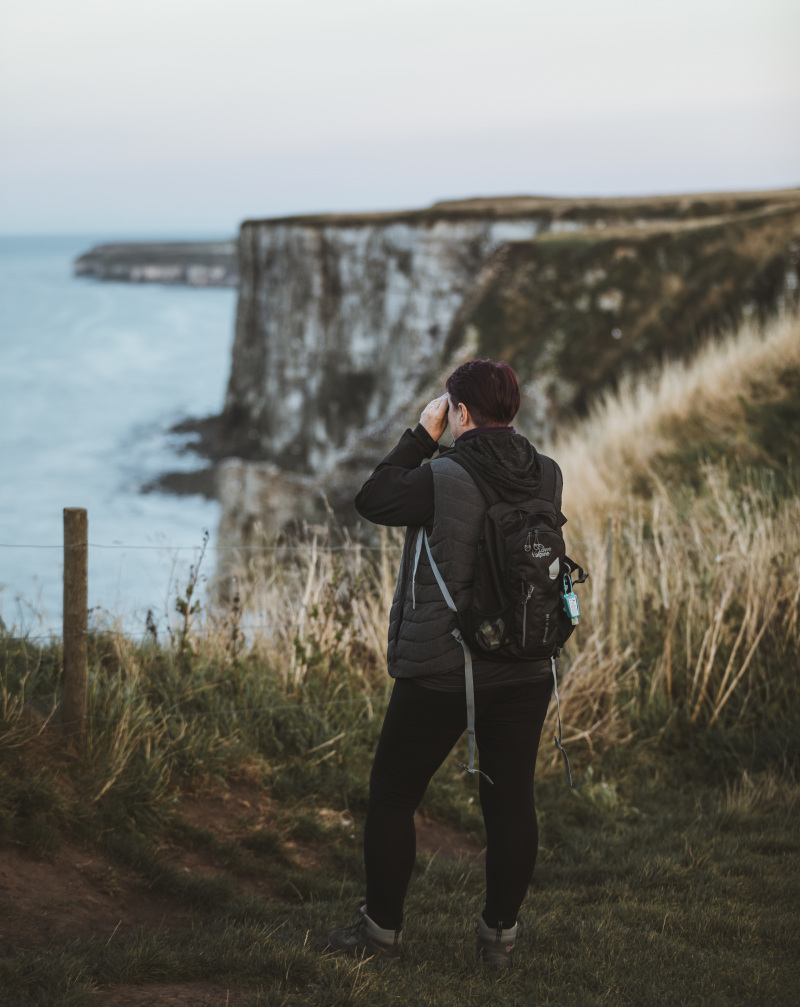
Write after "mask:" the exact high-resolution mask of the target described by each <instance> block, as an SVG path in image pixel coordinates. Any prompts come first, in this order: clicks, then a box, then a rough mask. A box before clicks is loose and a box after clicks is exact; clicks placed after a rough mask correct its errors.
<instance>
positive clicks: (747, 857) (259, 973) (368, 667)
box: [0, 318, 800, 1007]
mask: <svg viewBox="0 0 800 1007" xmlns="http://www.w3.org/2000/svg"><path fill="white" fill-rule="evenodd" d="M798 357H800V338H798V323H797V321H796V320H793V319H791V318H790V319H783V320H780V321H779V322H778V323H776V324H775V325H774V326H773V327H772V328H771V329H769V330H768V331H767V333H766V334H765V335H763V336H762V335H760V334H758V333H755V332H753V331H744V332H743V333H739V335H738V336H737V337H736V338H731V339H730V340H728V342H726V343H724V344H720V345H719V346H718V347H716V349H715V348H713V347H712V348H710V349H709V350H708V351H707V352H706V353H705V355H701V356H700V357H699V358H698V360H697V361H695V364H694V365H689V366H688V367H684V369H683V370H682V371H680V373H677V372H674V371H671V370H670V369H669V368H667V369H666V370H665V371H664V372H663V373H662V374H661V375H660V376H659V377H658V379H657V381H655V379H654V380H653V381H651V382H650V383H649V384H648V383H645V384H640V385H638V386H635V387H631V388H629V389H627V390H625V391H623V393H622V394H621V395H620V396H619V397H618V398H617V399H614V400H610V401H608V402H606V404H605V405H604V406H602V407H598V410H597V411H596V412H595V413H594V414H593V415H592V417H591V418H590V420H589V422H588V423H587V424H586V425H585V426H584V427H582V428H581V429H580V430H578V431H575V432H574V433H573V434H571V435H570V437H569V438H567V439H565V440H564V441H563V442H562V444H561V446H558V445H556V447H554V449H553V450H554V452H555V453H556V455H557V457H558V458H559V460H560V461H561V462H562V467H563V469H564V472H565V480H566V485H567V487H571V489H570V490H569V493H568V494H567V496H566V497H565V510H566V511H567V513H568V514H569V515H570V522H569V524H568V525H567V528H566V531H567V533H568V548H569V551H570V553H571V554H573V555H574V556H575V557H576V558H580V559H583V560H585V561H586V563H587V565H588V566H589V568H590V569H591V578H590V581H589V582H588V584H587V586H586V589H585V592H584V594H583V595H582V607H583V610H584V616H583V618H582V622H581V626H580V627H579V630H578V632H577V633H576V636H575V638H573V640H572V641H571V642H570V645H569V648H568V653H567V655H566V660H565V663H564V671H565V677H564V681H563V686H562V690H561V691H562V714H563V716H564V720H565V740H566V741H567V744H568V748H569V751H570V755H571V758H572V761H573V767H574V771H575V776H576V783H577V785H576V788H575V789H574V790H573V791H570V790H568V789H567V787H566V785H565V783H564V781H563V775H562V773H561V769H560V765H559V762H558V759H557V753H556V752H555V750H554V749H553V747H552V743H551V742H550V741H549V739H550V738H551V737H552V734H553V726H554V725H553V715H554V711H551V713H550V718H549V720H548V724H547V725H546V727H545V732H544V735H543V738H544V741H543V743H542V748H541V751H540V757H539V759H540V772H539V780H540V782H539V783H538V784H537V806H538V809H539V814H540V826H541V847H540V854H539V861H538V864H537V868H536V872H535V875H534V882H533V886H532V890H531V892H530V893H529V896H528V899H527V900H526V903H525V905H524V907H523V910H522V914H521V917H520V921H521V929H522V936H521V939H520V943H519V945H518V951H517V967H516V968H515V969H514V970H513V971H512V972H511V973H509V974H503V975H497V974H493V973H491V974H486V973H485V972H484V971H482V970H481V969H479V968H478V966H477V965H476V963H475V957H474V925H475V921H476V919H477V915H478V912H479V910H480V908H481V904H482V903H481V895H482V885H483V882H482V871H483V863H482V847H483V841H484V836H483V827H482V822H481V818H480V812H479V809H478V806H477V788H476V787H475V784H474V781H472V780H469V779H465V778H464V775H463V774H462V773H461V772H460V771H459V770H458V768H457V764H456V763H457V761H458V760H457V757H456V756H458V755H460V754H461V753H458V752H456V753H454V755H453V757H452V758H451V760H449V762H448V763H447V764H446V765H445V766H444V767H443V768H442V770H441V771H440V772H439V773H438V774H437V776H436V778H435V780H434V782H433V783H432V785H431V787H430V789H429V792H428V794H427V796H426V798H425V802H424V804H423V807H422V808H421V809H420V810H421V814H422V817H421V818H420V821H419V829H418V834H419V845H420V855H419V857H418V862H417V868H416V872H415V876H414V879H413V881H412V886H411V890H410V894H409V899H408V904H407V917H406V925H405V929H404V947H405V957H404V960H403V962H402V963H401V964H400V965H399V966H397V965H395V966H394V967H392V966H390V965H388V964H385V965H383V964H378V963H373V962H367V963H358V962H354V961H352V960H350V961H347V960H342V959H339V958H336V957H332V956H330V955H326V954H325V953H324V945H325V933H326V930H327V929H329V928H330V927H331V926H334V925H339V924H341V923H346V922H350V921H353V922H354V921H355V919H356V910H357V907H358V905H359V904H360V901H361V899H362V896H363V894H364V891H363V878H362V868H361V853H360V831H361V827H362V824H363V818H364V813H365V808H366V800H367V778H368V772H369V765H370V760H371V754H372V752H373V750H374V746H375V742H376V740H377V737H378V733H379V730H380V724H381V720H382V713H383V710H384V708H385V704H386V700H387V697H388V689H389V683H388V680H387V678H386V675H385V669H384V663H383V638H384V634H385V627H386V615H387V606H388V603H389V599H390V596H391V590H392V586H393V579H394V569H395V565H396V562H397V558H398V552H397V548H396V546H397V540H396V539H395V538H394V537H393V536H391V535H387V536H385V537H384V539H383V540H382V546H381V548H380V549H378V550H377V551H369V550H366V549H363V548H361V547H358V546H357V545H356V544H354V543H353V542H352V541H351V540H350V539H348V538H347V536H345V537H344V538H341V537H337V535H338V533H336V532H335V531H333V530H330V529H329V530H327V531H325V530H323V529H310V530H309V531H308V534H307V535H306V536H304V537H302V538H301V539H300V540H297V541H292V542H280V543H277V545H278V546H279V548H278V549H276V550H275V551H272V552H265V553H264V554H262V558H261V559H260V560H259V561H258V562H251V563H250V564H248V565H247V566H246V567H243V568H242V570H241V571H240V578H239V583H238V594H235V593H234V592H232V591H230V590H228V592H227V594H224V593H220V598H219V602H218V604H217V605H216V606H215V607H214V608H213V609H209V610H203V611H194V610H193V608H194V606H193V604H192V593H191V592H190V590H189V587H190V586H191V582H190V585H187V586H186V587H185V588H184V589H183V592H182V594H181V597H179V598H178V599H176V604H175V608H176V613H175V621H174V622H173V624H172V625H171V626H170V627H169V629H168V630H166V631H165V627H161V628H160V629H159V630H158V631H157V632H156V631H155V630H154V631H153V632H148V633H146V634H145V638H144V639H141V640H133V639H131V638H129V637H126V636H125V635H123V634H121V633H119V632H118V631H117V630H116V628H115V627H114V626H113V625H112V624H97V625H95V626H94V627H93V629H92V632H91V635H90V641H89V643H90V648H89V649H90V687H89V709H90V715H89V719H88V721H87V723H86V734H85V742H84V744H83V746H81V745H79V744H77V743H76V742H74V741H72V742H71V741H70V740H69V739H68V738H67V737H66V736H65V734H64V732H63V731H62V730H61V728H59V727H58V726H57V725H58V702H59V698H60V667H61V648H60V644H59V643H58V641H55V642H53V643H51V644H48V645H45V646H41V645H37V643H36V641H34V640H32V639H28V638H26V636H25V634H24V632H22V631H20V629H19V628H17V627H10V626H2V627H0V769H1V770H2V775H0V857H2V861H0V955H2V956H3V957H2V958H0V1003H3V1004H9V1005H26V1004H38V1005H56V1004H65V1005H66V1004H75V1005H79V1004H80V1005H82V1004H108V1005H118V1004H119V1005H128V1007H131V1005H144V1004H160V1003H163V1004H180V1005H187V1007H188V1005H189V1004H206V1003H207V1004H220V1005H224V1004H230V1005H234V1004H251V1003H252V1004H256V1003H258V1004H270V1005H282V1004H286V1005H295V1004H297V1005H300V1004H308V1005H333V1004H337V1005H339V1004H340V1005H345V1004H363V1005H372V1004H375V1005H377V1004H383V1003H396V1004H436V1005H439V1004H441V1005H445V1007H449V1005H456V1004H465V1003H467V1004H472V1003H475V1004H478V1003H497V1004H500V1003H503V1004H520V1005H522V1004H526V1005H528V1004H538V1003H552V1004H565V1005H573V1004H577V1005H582V1004H587V1005H589V1004H592V1005H594V1004H681V1005H683V1004H698V1005H700V1004H703V1005H705V1004H748V1005H751V1004H758V1005H760V1004H776V1005H791V1004H798V1003H800V995H799V994H798V992H797V991H798V989H800V970H798V954H797V951H798V947H800V922H799V921H798V910H797V906H798V904H800V890H799V889H800V863H799V862H798V854H799V853H800V799H799V798H800V784H798V777H797V772H798V761H797V751H798V744H797V743H798V739H799V738H800V718H799V717H798V709H799V707H798V699H799V698H800V697H799V696H798V670H800V667H799V665H798V657H797V654H798V645H799V644H800V618H799V616H800V586H799V585H800V576H798V574H800V503H798V494H797V479H796V474H795V470H794V468H793V462H792V459H793V457H796V455H793V454H792V452H793V451H796V450H797V448H798V447H800V429H797V428H795V429H794V430H792V429H789V430H788V431H784V432H783V434H784V439H783V440H782V441H781V442H780V446H779V447H778V448H775V447H774V444H775V442H774V439H771V438H769V437H768V436H767V433H768V432H769V431H771V430H773V429H776V428H775V427H774V426H773V425H772V424H774V423H777V422H778V421H779V420H780V417H786V416H789V417H791V416H792V415H794V414H793V412H792V410H793V409H795V407H796V401H795V399H796V394H797V390H798V388H799V387H800V386H798V385H797V383H796V376H797V375H798V374H800V360H799V359H798ZM693 368H694V369H693ZM793 375H794V377H793ZM659 382H660V383H659ZM726 389H727V392H728V394H727V395H726V394H724V392H725V390H726ZM709 403H710V404H709ZM714 403H716V405H715V404H714ZM626 410H627V413H626ZM632 415H633V416H635V418H636V423H635V424H632V423H631V422H629V421H628V420H626V416H627V417H629V418H630V417H631V416H632ZM776 417H777V420H776ZM731 431H734V432H735V436H734V437H733V439H731ZM765 431H766V432H767V433H765ZM793 438H794V439H793ZM703 444H710V445H712V449H711V450H709V451H707V452H704V451H703V447H702V446H703ZM719 444H727V445H728V448H727V451H726V452H725V453H724V454H723V456H722V457H721V456H720V453H719V450H718V448H717V446H716V445H719ZM769 445H773V450H772V451H770V450H769ZM775 451H777V452H778V457H776V454H775ZM780 452H783V454H782V455H781V454H780ZM679 473H680V474H682V475H679ZM667 474H668V478H667ZM570 493H571V494H572V496H571V497H570V496H569V494H570ZM610 515H613V521H612V531H613V538H612V542H611V547H612V548H611V550H610V551H609V541H608V539H607V537H606V535H607V520H608V517H609V516H610ZM333 545H335V546H337V547H341V546H344V547H345V548H340V549H338V551H331V550H330V547H331V546H333ZM609 555H611V557H612V560H613V563H612V565H611V567H610V569H611V570H612V572H613V580H608V579H607V578H606V569H607V568H606V560H607V557H608V556H609ZM194 573H195V574H196V573H197V571H196V570H195V571H194ZM609 597H610V599H611V604H610V605H608V606H607V604H606V602H607V599H608V598H609ZM607 612H608V613H609V617H607V615H606V613H607ZM256 627H258V628H256ZM462 757H463V755H462Z"/></svg>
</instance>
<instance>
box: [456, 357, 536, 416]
mask: <svg viewBox="0 0 800 1007" xmlns="http://www.w3.org/2000/svg"><path fill="white" fill-rule="evenodd" d="M446 388H447V394H448V395H449V396H450V400H451V402H452V403H453V405H454V406H457V405H458V404H459V402H463V403H464V405H465V406H466V407H467V409H468V410H469V414H470V416H471V418H472V422H473V423H474V424H475V426H477V427H505V426H508V425H509V424H510V423H511V421H512V420H513V419H514V417H515V416H516V415H517V413H518V412H519V405H520V394H519V384H518V383H517V376H516V374H515V373H514V371H513V370H512V369H511V367H509V365H508V364H506V363H504V362H503V361H501V362H500V363H499V364H496V363H495V362H494V361H493V360H468V361H467V362H466V363H465V364H462V365H461V366H460V367H456V369H455V370H454V371H453V373H452V374H451V375H450V377H449V378H448V379H447V384H446Z"/></svg>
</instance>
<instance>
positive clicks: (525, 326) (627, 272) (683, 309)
mask: <svg viewBox="0 0 800 1007" xmlns="http://www.w3.org/2000/svg"><path fill="white" fill-rule="evenodd" d="M799 267H800V202H798V203H795V204H793V205H792V204H789V205H784V206H778V207H775V206H772V207H768V208H767V209H762V210H758V211H749V212H747V213H738V214H732V215H730V216H716V217H714V218H711V219H705V218H701V219H700V220H682V221H678V222H665V221H663V220H661V221H657V222H654V223H651V224H648V225H647V226H641V227H636V226H630V225H629V226H617V227H614V228H606V229H603V230H601V231H599V232H598V231H595V232H593V233H591V234H587V233H574V234H553V233H552V232H551V233H545V234H542V235H541V236H540V237H538V238H536V239H535V240H533V241H529V242H515V243H512V244H509V245H506V246H505V247H504V248H502V249H501V250H500V251H499V252H498V253H497V257H496V259H495V261H493V262H491V263H489V264H488V266H487V268H486V270H485V274H484V277H483V279H482V280H479V281H478V289H477V291H476V292H475V293H474V294H473V295H472V297H471V298H469V299H468V301H467V302H466V303H465V306H464V308H463V309H462V311H461V313H460V315H459V317H458V319H457V320H456V322H455V324H454V326H453V329H452V330H451V332H450V336H449V339H448V345H447V348H448V349H450V350H453V349H455V348H456V347H457V346H458V345H459V344H460V343H461V342H463V341H464V340H465V339H466V337H467V334H469V337H470V339H471V343H472V345H474V346H476V353H477V354H478V355H485V356H490V357H493V358H495V359H505V360H508V361H509V362H511V363H512V364H513V366H514V367H515V368H516V370H517V373H518V374H519V375H520V377H521V379H522V380H523V381H527V382H530V385H529V390H530V394H531V396H538V397H542V396H543V397H544V398H545V400H546V402H547V405H548V408H547V425H549V427H550V429H551V430H552V427H553V425H554V424H560V423H563V422H569V421H570V420H571V419H572V418H573V416H574V415H575V414H576V413H577V414H578V415H584V414H585V413H586V409H587V406H588V403H589V401H590V400H591V399H592V398H594V397H596V396H597V395H598V393H600V392H601V391H604V390H608V389H613V388H615V387H617V385H618V384H619V382H620V380H621V379H622V378H623V377H624V376H625V375H626V374H628V373H631V372H635V373H638V372H641V371H643V370H647V369H649V368H652V367H653V366H654V365H656V364H658V363H659V362H660V361H661V360H662V358H672V359H676V358H680V357H683V356H685V355H686V354H688V353H691V352H693V351H695V350H696V349H697V348H698V346H699V345H700V344H701V343H702V341H703V340H704V339H706V338H707V337H708V336H709V335H710V334H713V333H715V332H720V331H722V330H727V329H729V328H730V326H731V325H732V324H735V323H736V322H737V321H738V320H739V319H740V318H741V317H742V316H743V315H744V316H745V317H751V318H754V319H757V320H759V321H763V320H764V319H765V318H766V317H767V316H768V315H769V314H771V313H772V312H774V311H775V310H776V308H779V307H780V306H781V305H782V304H785V303H797V297H798V285H799V284H798V268H799ZM540 432H541V431H540Z"/></svg>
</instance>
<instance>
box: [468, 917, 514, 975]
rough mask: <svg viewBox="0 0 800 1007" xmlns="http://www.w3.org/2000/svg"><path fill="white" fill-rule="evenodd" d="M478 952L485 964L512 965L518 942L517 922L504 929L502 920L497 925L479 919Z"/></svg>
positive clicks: (505, 967)
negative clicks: (493, 925) (490, 924)
mask: <svg viewBox="0 0 800 1007" xmlns="http://www.w3.org/2000/svg"><path fill="white" fill-rule="evenodd" d="M477 932H478V954H479V955H480V957H481V961H482V962H483V964H484V965H490V966H492V968H496V969H508V968H511V965H512V960H511V958H512V955H513V953H514V945H515V944H516V943H517V924H516V923H515V924H514V926H513V927H507V928H506V929H505V930H504V929H503V924H502V921H501V922H500V923H499V924H498V925H497V926H496V927H490V926H489V924H488V923H484V920H483V917H482V916H481V918H480V919H479V920H478V931H477Z"/></svg>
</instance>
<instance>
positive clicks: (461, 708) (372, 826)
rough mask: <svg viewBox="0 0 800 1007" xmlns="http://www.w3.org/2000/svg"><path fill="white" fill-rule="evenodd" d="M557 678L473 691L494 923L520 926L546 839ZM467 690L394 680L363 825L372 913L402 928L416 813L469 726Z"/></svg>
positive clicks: (488, 916) (487, 911)
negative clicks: (545, 749) (545, 769)
mask: <svg viewBox="0 0 800 1007" xmlns="http://www.w3.org/2000/svg"><path fill="white" fill-rule="evenodd" d="M552 684H553V683H552V680H551V679H542V678H540V679H536V680H533V681H531V682H525V683H521V684H516V685H504V686H497V687H496V688H492V689H484V690H479V691H476V693H475V712H476V716H475V735H476V740H477V744H478V751H479V753H480V768H481V770H482V771H483V772H484V773H486V774H487V775H488V776H489V777H490V778H491V779H492V780H493V781H494V782H493V783H489V782H487V781H486V780H484V779H483V777H478V779H479V780H480V783H479V793H480V801H481V809H482V811H483V820H484V823H485V825H486V837H487V847H486V905H485V908H484V911H483V918H484V919H485V921H486V922H487V923H488V924H489V926H497V925H498V923H502V924H503V926H505V927H510V926H513V925H514V923H515V922H516V919H517V912H518V911H519V907H520V906H521V905H522V900H523V898H524V897H525V892H526V891H527V888H528V885H529V884H530V880H531V876H532V874H533V868H534V865H535V863H536V852H537V849H538V845H539V830H538V826H537V823H536V808H535V806H534V802H533V774H534V769H535V767H536V753H537V750H538V748H539V737H540V735H541V733H542V724H543V723H544V718H545V714H546V713H547V705H548V702H549V700H550V693H551V691H552ZM466 724H467V711H466V700H465V697H464V694H463V693H453V692H437V691H436V690H434V689H426V688H424V687H423V686H420V685H417V684H416V683H415V682H414V681H413V679H397V680H396V681H395V684H394V689H393V691H392V696H391V699H390V701H389V707H388V709H387V711H386V719H385V720H384V723H383V729H382V731H381V736H380V740H379V742H378V749H377V752H376V753H375V761H374V763H373V766H372V773H371V776H370V790H369V807H368V810H367V821H366V827H365V830H364V862H365V866H366V873H367V912H368V914H369V915H370V917H371V918H372V919H373V920H374V921H375V922H376V923H377V924H378V926H380V927H384V928H385V929H388V930H397V929H399V928H400V926H401V924H402V922H403V902H404V900H405V896H406V889H407V888H408V883H409V880H410V879H411V872H412V870H413V868H414V859H415V856H416V831H415V828H414V812H415V811H416V809H417V806H418V805H419V803H420V801H421V800H422V797H423V795H424V793H425V789H426V787H427V786H428V783H429V782H430V779H431V777H432V776H433V774H434V773H435V772H436V770H437V769H438V768H439V766H441V764H442V763H443V762H444V760H445V759H446V758H447V756H448V754H449V753H450V751H451V749H452V748H453V746H454V745H455V744H456V742H457V741H458V739H459V738H460V736H461V734H462V733H463V731H464V730H465V728H466Z"/></svg>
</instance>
